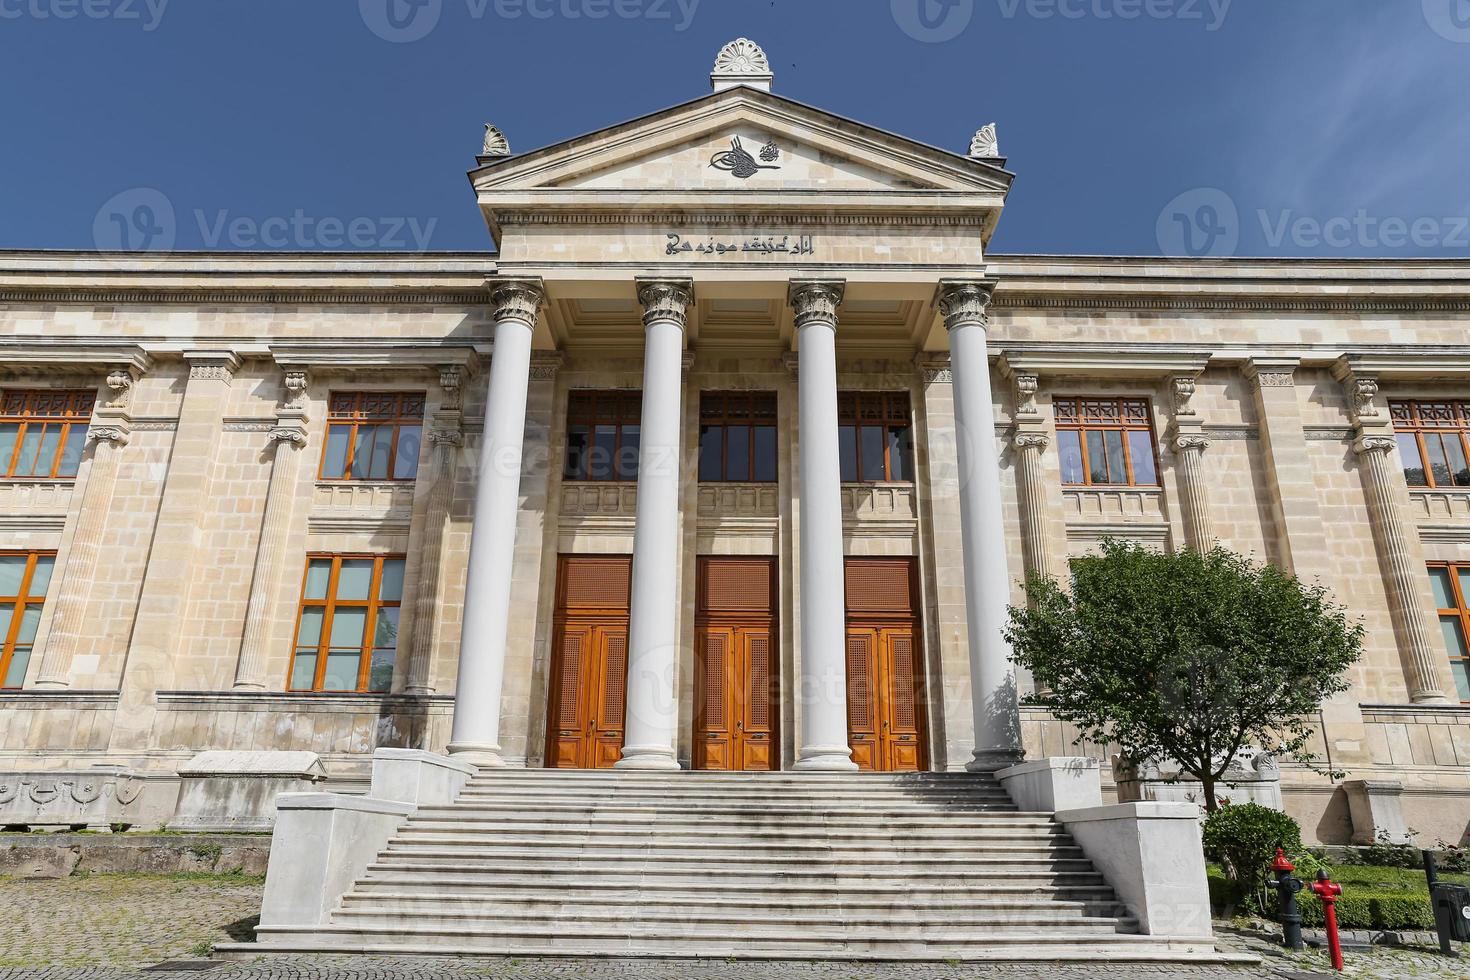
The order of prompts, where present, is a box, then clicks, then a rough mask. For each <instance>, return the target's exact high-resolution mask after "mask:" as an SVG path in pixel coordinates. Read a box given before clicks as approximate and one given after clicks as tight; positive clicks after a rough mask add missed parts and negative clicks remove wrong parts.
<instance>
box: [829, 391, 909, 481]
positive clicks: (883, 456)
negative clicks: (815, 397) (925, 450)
mask: <svg viewBox="0 0 1470 980" xmlns="http://www.w3.org/2000/svg"><path fill="white" fill-rule="evenodd" d="M913 431H914V429H913V419H912V417H911V416H910V413H909V396H908V393H907V392H903V391H843V392H839V393H838V395H837V448H838V453H839V458H840V462H841V466H842V480H843V482H844V483H912V482H913V481H914V445H913Z"/></svg>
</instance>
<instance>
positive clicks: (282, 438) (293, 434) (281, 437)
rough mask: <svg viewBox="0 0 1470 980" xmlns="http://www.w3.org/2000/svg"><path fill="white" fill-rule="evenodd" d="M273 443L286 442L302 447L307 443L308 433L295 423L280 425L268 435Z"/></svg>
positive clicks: (298, 447)
mask: <svg viewBox="0 0 1470 980" xmlns="http://www.w3.org/2000/svg"><path fill="white" fill-rule="evenodd" d="M266 438H267V439H269V440H270V441H271V442H272V443H276V442H284V443H287V444H289V445H292V446H295V447H296V448H297V449H300V448H301V447H302V446H305V445H306V433H305V432H304V431H303V430H301V429H300V428H298V427H297V426H294V425H278V426H276V427H275V428H274V429H271V431H270V434H269V435H267V436H266Z"/></svg>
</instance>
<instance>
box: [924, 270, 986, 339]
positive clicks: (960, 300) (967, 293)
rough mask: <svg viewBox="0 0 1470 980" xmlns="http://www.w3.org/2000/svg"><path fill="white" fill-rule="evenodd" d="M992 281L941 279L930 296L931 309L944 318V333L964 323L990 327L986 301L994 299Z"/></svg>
mask: <svg viewBox="0 0 1470 980" xmlns="http://www.w3.org/2000/svg"><path fill="white" fill-rule="evenodd" d="M998 282H999V280H996V279H988V278H987V279H941V280H939V288H938V289H937V290H936V291H935V293H934V305H935V306H937V307H939V312H940V313H941V314H942V315H943V316H944V329H946V330H953V329H954V328H955V327H958V326H960V325H961V324H966V323H978V324H980V326H981V327H982V328H984V327H988V326H989V325H990V313H989V310H990V300H991V298H992V297H993V296H994V295H995V287H996V285H997V283H998Z"/></svg>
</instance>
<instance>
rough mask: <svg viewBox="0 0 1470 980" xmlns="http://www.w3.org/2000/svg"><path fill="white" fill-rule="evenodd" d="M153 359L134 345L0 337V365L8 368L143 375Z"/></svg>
mask: <svg viewBox="0 0 1470 980" xmlns="http://www.w3.org/2000/svg"><path fill="white" fill-rule="evenodd" d="M152 363H153V358H152V357H150V356H149V355H148V352H147V351H145V350H143V348H141V347H139V346H137V345H136V344H117V345H106V344H68V343H66V342H64V341H47V342H45V343H37V342H36V341H34V340H0V365H3V366H5V367H9V368H15V367H23V368H48V369H62V370H67V369H73V368H74V369H76V370H79V371H93V370H98V369H109V370H124V369H131V370H132V371H133V372H134V373H135V374H143V373H144V372H146V371H147V370H148V368H149V367H150V366H151V365H152Z"/></svg>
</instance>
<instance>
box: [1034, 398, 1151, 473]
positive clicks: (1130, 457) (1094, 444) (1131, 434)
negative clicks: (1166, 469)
mask: <svg viewBox="0 0 1470 980" xmlns="http://www.w3.org/2000/svg"><path fill="white" fill-rule="evenodd" d="M1052 407H1053V409H1054V411H1055V413H1056V423H1057V445H1058V447H1059V450H1060V454H1061V467H1062V483H1063V484H1065V485H1067V486H1124V487H1126V486H1145V487H1146V486H1158V483H1159V474H1158V465H1157V463H1156V462H1155V460H1154V433H1153V422H1152V416H1151V413H1150V411H1149V403H1148V402H1147V401H1146V400H1144V399H1140V398H1056V399H1053V400H1052Z"/></svg>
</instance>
